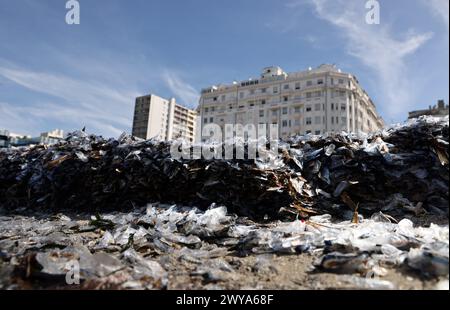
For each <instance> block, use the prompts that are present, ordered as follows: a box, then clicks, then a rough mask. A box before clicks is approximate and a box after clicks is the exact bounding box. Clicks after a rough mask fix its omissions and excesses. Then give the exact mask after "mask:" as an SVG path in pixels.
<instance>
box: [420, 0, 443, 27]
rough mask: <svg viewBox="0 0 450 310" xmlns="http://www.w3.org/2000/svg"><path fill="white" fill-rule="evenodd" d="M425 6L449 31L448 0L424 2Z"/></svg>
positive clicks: (427, 0)
mask: <svg viewBox="0 0 450 310" xmlns="http://www.w3.org/2000/svg"><path fill="white" fill-rule="evenodd" d="M423 2H424V4H425V5H426V6H428V7H429V8H430V9H431V11H432V12H433V13H434V14H435V15H436V16H438V17H439V18H440V19H441V20H442V22H443V23H444V25H445V27H446V29H447V32H448V31H449V1H448V0H424V1H423Z"/></svg>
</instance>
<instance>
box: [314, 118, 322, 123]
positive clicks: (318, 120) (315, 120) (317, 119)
mask: <svg viewBox="0 0 450 310" xmlns="http://www.w3.org/2000/svg"><path fill="white" fill-rule="evenodd" d="M320 119H321V117H320V116H316V117H315V118H314V124H320Z"/></svg>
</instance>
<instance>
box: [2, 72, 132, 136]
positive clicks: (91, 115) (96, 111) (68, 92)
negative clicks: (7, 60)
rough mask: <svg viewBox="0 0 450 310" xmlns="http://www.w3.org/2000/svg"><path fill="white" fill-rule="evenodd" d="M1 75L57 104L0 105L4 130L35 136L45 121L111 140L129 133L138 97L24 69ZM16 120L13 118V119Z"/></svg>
mask: <svg viewBox="0 0 450 310" xmlns="http://www.w3.org/2000/svg"><path fill="white" fill-rule="evenodd" d="M0 75H1V76H3V77H5V78H7V79H9V80H11V81H13V82H15V83H16V84H18V85H20V86H22V87H25V88H27V89H29V90H32V91H35V92H39V93H42V94H47V95H51V96H53V97H56V98H57V100H54V101H55V102H56V101H57V102H58V103H57V104H56V103H53V102H41V103H38V102H33V103H31V104H30V103H28V104H27V105H21V104H15V105H11V104H7V103H5V102H2V103H0V108H1V110H2V111H3V112H5V111H6V112H7V113H2V115H0V123H1V124H2V127H8V128H17V129H16V130H23V131H25V132H30V131H32V132H33V133H34V134H36V130H38V129H37V128H38V127H39V124H42V123H43V121H44V120H50V121H53V122H59V123H65V124H67V126H68V127H70V126H72V127H71V129H78V128H82V127H83V126H87V128H88V130H89V131H91V132H95V133H101V134H104V135H108V136H117V135H118V134H120V133H121V132H122V131H129V128H130V126H131V121H132V107H133V101H134V98H135V97H136V96H137V93H135V92H132V91H129V90H120V89H117V88H114V87H113V86H107V85H103V84H101V83H98V82H93V81H89V80H79V79H74V78H72V77H69V76H66V75H62V74H53V73H46V72H34V71H29V70H25V69H21V68H19V69H18V68H11V67H0ZM11 116H13V117H11Z"/></svg>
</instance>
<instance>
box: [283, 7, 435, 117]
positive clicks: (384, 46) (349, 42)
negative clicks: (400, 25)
mask: <svg viewBox="0 0 450 310" xmlns="http://www.w3.org/2000/svg"><path fill="white" fill-rule="evenodd" d="M308 2H309V3H310V4H311V5H312V6H313V8H314V10H315V12H316V14H317V16H318V17H319V18H321V19H323V20H325V21H327V22H329V23H330V24H332V25H333V26H335V27H336V28H338V29H339V30H340V31H341V32H342V34H343V36H344V37H345V39H346V50H347V53H348V54H350V55H351V56H354V57H356V58H357V59H358V60H359V61H360V62H361V63H362V64H364V65H365V66H367V67H368V68H370V69H371V70H372V71H373V72H374V73H375V74H376V76H377V80H378V83H379V85H380V91H382V93H383V95H382V96H381V97H382V98H383V99H384V100H383V101H384V106H383V110H384V112H385V115H387V116H388V117H392V118H398V117H401V116H402V115H404V113H405V109H408V108H410V106H411V103H412V102H413V100H411V99H412V98H413V96H414V89H415V87H414V85H413V82H412V79H411V78H409V77H410V76H411V75H410V74H408V66H407V57H408V56H409V55H411V54H413V53H414V52H416V51H417V49H418V48H420V47H421V46H422V45H424V44H425V42H427V41H428V40H429V39H430V38H431V37H432V35H433V34H432V33H415V32H414V31H410V32H409V33H408V34H405V35H404V38H403V39H397V38H396V36H395V35H394V34H393V33H392V32H391V30H390V28H389V26H388V25H368V24H366V23H365V14H366V12H367V11H365V7H364V2H361V1H357V0H356V1H355V0H352V1H349V0H345V1H343V0H332V1H330V0H309V1H308ZM293 3H295V2H293ZM297 3H300V4H304V3H305V2H304V1H301V2H297ZM290 5H291V7H295V6H294V5H293V4H292V3H291V4H290ZM407 77H408V78H407Z"/></svg>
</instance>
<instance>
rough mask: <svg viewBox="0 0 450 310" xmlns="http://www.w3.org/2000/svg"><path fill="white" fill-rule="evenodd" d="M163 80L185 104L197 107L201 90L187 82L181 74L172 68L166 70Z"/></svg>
mask: <svg viewBox="0 0 450 310" xmlns="http://www.w3.org/2000/svg"><path fill="white" fill-rule="evenodd" d="M163 80H164V82H165V83H166V84H167V87H168V88H169V90H170V91H171V92H172V93H173V94H174V95H175V97H178V98H177V99H179V100H180V101H181V103H182V104H183V105H185V106H186V107H189V108H192V109H193V108H195V107H197V104H198V100H199V98H200V96H199V91H198V90H197V89H195V88H194V87H193V86H192V85H190V84H189V83H187V82H185V81H184V80H183V79H182V78H181V77H180V75H179V74H178V73H177V72H175V71H171V70H165V72H164V74H163Z"/></svg>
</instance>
